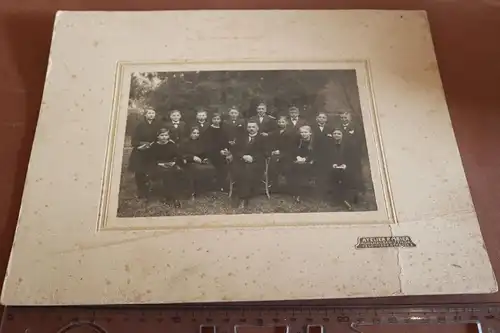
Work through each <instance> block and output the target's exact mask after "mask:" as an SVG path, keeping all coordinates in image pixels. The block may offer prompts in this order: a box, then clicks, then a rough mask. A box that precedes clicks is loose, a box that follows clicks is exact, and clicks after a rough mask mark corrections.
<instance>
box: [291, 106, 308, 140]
mask: <svg viewBox="0 0 500 333" xmlns="http://www.w3.org/2000/svg"><path fill="white" fill-rule="evenodd" d="M288 124H289V125H290V127H291V128H293V129H295V131H296V133H297V138H298V137H299V135H298V134H299V129H300V128H301V127H302V126H307V121H305V120H304V119H302V118H300V111H299V108H298V107H296V106H291V107H289V108H288Z"/></svg>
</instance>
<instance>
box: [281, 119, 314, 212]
mask: <svg viewBox="0 0 500 333" xmlns="http://www.w3.org/2000/svg"><path fill="white" fill-rule="evenodd" d="M299 135H300V139H298V140H297V141H295V145H294V146H293V147H292V151H291V160H290V161H291V163H290V168H289V174H288V176H287V184H288V186H289V189H290V193H291V194H292V195H293V197H294V200H295V201H296V202H297V203H298V202H300V196H301V194H302V192H303V188H304V187H305V186H306V185H307V183H308V182H309V179H310V177H311V176H312V174H313V171H314V152H313V149H314V144H313V136H312V130H311V127H310V126H307V125H306V126H302V127H301V128H300V129H299Z"/></svg>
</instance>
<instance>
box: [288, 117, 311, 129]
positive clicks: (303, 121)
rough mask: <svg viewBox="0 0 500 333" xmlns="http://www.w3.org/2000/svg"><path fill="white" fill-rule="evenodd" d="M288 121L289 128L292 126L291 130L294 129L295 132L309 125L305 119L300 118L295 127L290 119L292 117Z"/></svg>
mask: <svg viewBox="0 0 500 333" xmlns="http://www.w3.org/2000/svg"><path fill="white" fill-rule="evenodd" d="M287 120H288V126H290V127H291V128H294V129H295V131H297V132H298V131H299V128H301V127H302V126H306V125H307V121H306V120H305V119H303V118H300V117H299V119H298V120H297V123H296V124H295V125H294V124H293V122H292V119H290V117H288V118H287Z"/></svg>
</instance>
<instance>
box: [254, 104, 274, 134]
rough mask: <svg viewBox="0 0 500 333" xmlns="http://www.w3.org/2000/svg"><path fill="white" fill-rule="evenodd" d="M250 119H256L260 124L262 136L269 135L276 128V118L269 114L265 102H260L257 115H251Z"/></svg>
mask: <svg viewBox="0 0 500 333" xmlns="http://www.w3.org/2000/svg"><path fill="white" fill-rule="evenodd" d="M249 121H254V122H256V123H257V125H259V134H260V135H262V136H268V135H269V133H270V132H272V131H273V130H274V129H276V118H274V117H272V116H269V115H268V114H267V106H266V104H265V103H260V104H259V105H258V106H257V115H256V116H254V117H251V118H250V119H249Z"/></svg>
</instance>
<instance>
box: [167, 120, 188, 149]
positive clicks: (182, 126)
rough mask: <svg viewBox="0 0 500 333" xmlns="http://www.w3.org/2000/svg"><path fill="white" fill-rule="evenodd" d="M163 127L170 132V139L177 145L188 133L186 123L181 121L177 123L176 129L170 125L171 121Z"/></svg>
mask: <svg viewBox="0 0 500 333" xmlns="http://www.w3.org/2000/svg"><path fill="white" fill-rule="evenodd" d="M165 127H166V128H168V130H169V131H170V138H171V139H172V140H173V141H174V142H175V143H177V144H178V143H179V142H180V141H182V140H183V139H184V138H185V137H186V136H187V134H188V132H189V131H188V128H187V126H186V123H185V122H183V121H182V120H181V121H179V124H178V125H177V127H176V126H175V125H174V124H173V123H172V121H169V122H167V123H166V124H165Z"/></svg>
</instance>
